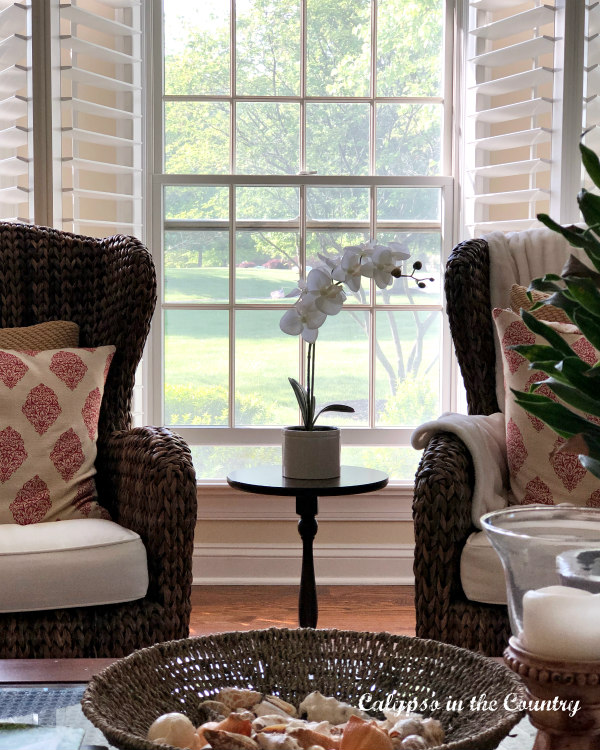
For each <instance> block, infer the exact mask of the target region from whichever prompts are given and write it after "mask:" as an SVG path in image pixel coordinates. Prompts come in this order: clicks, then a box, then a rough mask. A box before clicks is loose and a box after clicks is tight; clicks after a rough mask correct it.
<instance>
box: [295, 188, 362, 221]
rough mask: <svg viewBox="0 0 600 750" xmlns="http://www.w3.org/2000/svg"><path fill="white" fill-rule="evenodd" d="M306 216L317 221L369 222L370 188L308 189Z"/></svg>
mask: <svg viewBox="0 0 600 750" xmlns="http://www.w3.org/2000/svg"><path fill="white" fill-rule="evenodd" d="M306 215H307V218H308V219H314V220H315V221H327V220H332V221H369V188H320V187H307V188H306Z"/></svg>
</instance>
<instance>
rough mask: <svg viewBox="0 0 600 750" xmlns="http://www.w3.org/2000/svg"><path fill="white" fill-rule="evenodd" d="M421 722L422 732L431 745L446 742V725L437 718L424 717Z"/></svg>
mask: <svg viewBox="0 0 600 750" xmlns="http://www.w3.org/2000/svg"><path fill="white" fill-rule="evenodd" d="M421 724H422V728H421V734H422V735H423V737H424V738H425V739H426V740H427V742H428V743H429V744H430V745H433V746H434V747H435V746H436V745H443V744H444V737H445V733H444V727H443V726H442V724H441V723H440V722H439V721H438V720H437V719H423V721H422V722H421Z"/></svg>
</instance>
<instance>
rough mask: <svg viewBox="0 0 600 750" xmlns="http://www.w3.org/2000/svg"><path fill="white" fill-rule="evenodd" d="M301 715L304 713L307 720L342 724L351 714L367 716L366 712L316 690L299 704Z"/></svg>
mask: <svg viewBox="0 0 600 750" xmlns="http://www.w3.org/2000/svg"><path fill="white" fill-rule="evenodd" d="M299 712H300V715H301V716H302V715H303V714H306V716H307V718H308V720H309V721H328V722H329V723H330V724H344V723H345V722H346V721H348V719H349V718H350V717H351V716H361V717H362V718H364V719H366V718H368V717H369V716H368V714H366V713H365V712H364V711H361V710H360V709H359V708H355V707H354V706H350V705H349V704H348V703H343V702H342V701H338V700H337V698H326V697H325V696H324V695H321V693H319V692H318V691H315V692H314V693H310V694H309V695H307V696H306V698H305V699H304V700H303V701H302V703H301V704H300V706H299Z"/></svg>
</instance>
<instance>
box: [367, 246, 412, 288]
mask: <svg viewBox="0 0 600 750" xmlns="http://www.w3.org/2000/svg"><path fill="white" fill-rule="evenodd" d="M392 245H393V246H394V247H392ZM409 257H410V253H407V252H406V251H405V250H403V249H402V245H401V244H400V243H398V242H391V243H390V245H389V246H386V245H375V246H374V249H373V254H372V255H371V257H370V258H367V259H366V261H365V263H364V264H363V266H362V274H363V276H367V277H368V278H370V279H375V283H376V284H377V286H378V287H379V289H385V288H386V287H387V286H389V285H390V284H391V283H392V271H394V269H396V268H397V266H396V262H397V261H398V260H406V258H409Z"/></svg>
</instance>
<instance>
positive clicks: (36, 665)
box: [0, 659, 116, 685]
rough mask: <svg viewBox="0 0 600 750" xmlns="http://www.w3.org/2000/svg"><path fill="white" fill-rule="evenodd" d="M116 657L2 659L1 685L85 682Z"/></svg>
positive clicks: (0, 662)
mask: <svg viewBox="0 0 600 750" xmlns="http://www.w3.org/2000/svg"><path fill="white" fill-rule="evenodd" d="M115 661H116V659H0V685H6V684H13V685H14V684H23V685H29V684H39V683H53V682H56V683H83V682H89V680H90V679H91V678H92V677H93V676H94V675H95V674H98V672H101V671H102V670H103V669H106V667H108V666H110V665H111V664H113V662H115Z"/></svg>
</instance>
